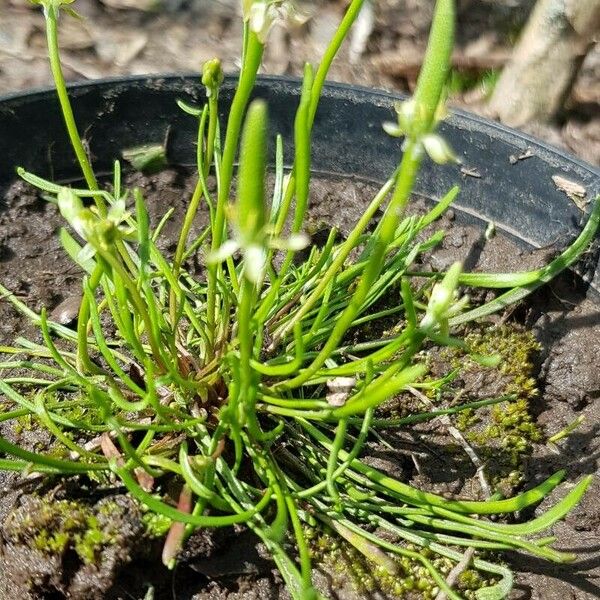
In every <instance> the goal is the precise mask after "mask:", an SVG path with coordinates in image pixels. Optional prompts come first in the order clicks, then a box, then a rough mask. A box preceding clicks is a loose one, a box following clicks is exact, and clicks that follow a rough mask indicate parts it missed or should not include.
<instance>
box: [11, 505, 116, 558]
mask: <svg viewBox="0 0 600 600" xmlns="http://www.w3.org/2000/svg"><path fill="white" fill-rule="evenodd" d="M114 508H115V509H117V508H118V507H116V505H114ZM102 510H103V511H104V512H105V514H106V516H109V515H108V513H107V511H109V510H110V507H105V506H103V507H102ZM105 521H106V523H108V526H107V525H106V524H105V525H104V526H103V525H102V524H101V523H100V521H99V519H98V517H97V516H96V514H94V512H93V509H92V507H90V506H87V505H85V504H82V503H79V502H74V501H67V500H52V499H47V498H37V499H35V500H32V501H31V503H30V505H28V506H27V507H24V508H23V509H21V511H19V512H16V513H13V514H11V516H10V517H9V519H7V523H6V524H5V527H4V530H5V535H6V536H7V538H8V540H9V541H12V542H19V543H21V544H23V545H26V546H29V547H31V548H35V549H36V550H39V551H40V552H43V553H45V554H63V553H65V552H66V551H68V550H73V551H74V552H75V553H76V554H77V556H78V557H79V558H80V560H81V561H82V562H83V563H85V564H94V563H96V562H97V560H98V557H99V555H100V552H101V550H102V548H103V547H105V546H107V545H109V544H111V543H114V542H115V540H116V539H117V537H118V535H119V532H118V531H117V529H116V527H117V526H116V522H118V520H111V519H105Z"/></svg>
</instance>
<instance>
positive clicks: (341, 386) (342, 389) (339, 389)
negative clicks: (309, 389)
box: [327, 377, 356, 406]
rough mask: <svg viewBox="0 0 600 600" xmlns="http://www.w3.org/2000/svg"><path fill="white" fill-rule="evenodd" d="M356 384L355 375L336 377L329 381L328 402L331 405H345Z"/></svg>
mask: <svg viewBox="0 0 600 600" xmlns="http://www.w3.org/2000/svg"><path fill="white" fill-rule="evenodd" d="M355 385H356V379H355V378H354V377H334V378H333V379H330V380H329V381H328V382H327V388H328V389H329V392H328V393H327V402H328V403H329V404H330V405H331V406H344V404H345V403H346V400H347V399H348V398H349V397H350V395H351V393H352V388H353V387H354V386H355Z"/></svg>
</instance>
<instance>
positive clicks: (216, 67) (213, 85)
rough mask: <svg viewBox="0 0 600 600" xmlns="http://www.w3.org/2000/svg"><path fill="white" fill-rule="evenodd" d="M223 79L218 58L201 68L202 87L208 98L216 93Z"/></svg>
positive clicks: (207, 62)
mask: <svg viewBox="0 0 600 600" xmlns="http://www.w3.org/2000/svg"><path fill="white" fill-rule="evenodd" d="M223 79H224V74H223V68H222V67H221V61H220V60H219V59H218V58H213V59H211V60H208V61H206V62H205V63H204V65H203V67H202V85H204V86H205V87H206V95H207V96H208V97H209V98H210V97H211V96H213V95H216V94H217V93H218V91H219V87H220V86H221V84H222V83H223Z"/></svg>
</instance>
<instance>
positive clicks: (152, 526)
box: [142, 512, 173, 538]
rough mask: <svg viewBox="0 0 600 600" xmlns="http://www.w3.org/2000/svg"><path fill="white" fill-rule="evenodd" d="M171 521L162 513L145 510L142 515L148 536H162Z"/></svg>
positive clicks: (167, 529) (165, 533)
mask: <svg viewBox="0 0 600 600" xmlns="http://www.w3.org/2000/svg"><path fill="white" fill-rule="evenodd" d="M172 522H173V521H171V519H169V518H168V517H165V516H164V515H161V514H158V513H154V512H146V513H144V514H143V515H142V523H143V525H144V527H145V529H146V535H147V536H148V537H150V538H163V537H165V535H167V532H168V531H169V529H170V527H171V524H172Z"/></svg>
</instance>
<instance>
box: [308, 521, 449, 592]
mask: <svg viewBox="0 0 600 600" xmlns="http://www.w3.org/2000/svg"><path fill="white" fill-rule="evenodd" d="M305 531H306V533H305V535H306V538H307V540H308V541H309V550H310V553H311V558H312V560H313V562H314V563H315V564H316V565H318V564H322V565H323V566H324V567H325V568H326V569H327V570H328V571H330V572H331V573H332V575H333V584H334V586H336V588H337V589H342V590H343V589H344V587H345V586H346V585H347V582H348V579H349V580H350V582H351V586H352V588H353V589H354V591H356V592H357V593H358V594H361V595H362V594H366V595H370V594H372V593H373V592H375V591H381V592H383V593H384V594H386V595H388V596H392V597H396V598H402V597H404V596H407V595H409V594H413V595H414V594H415V593H417V594H418V597H419V598H420V599H423V600H431V599H433V598H435V596H436V595H437V593H438V591H439V589H438V587H437V585H436V583H435V581H434V580H433V578H432V577H431V575H430V574H429V572H428V571H427V569H425V567H423V565H422V564H421V563H420V562H415V561H414V560H412V559H410V558H409V557H406V556H396V557H394V558H393V561H394V563H395V565H396V567H397V571H396V573H390V572H389V571H387V570H386V569H385V568H384V567H382V566H381V565H378V564H376V563H374V562H372V561H370V560H368V559H367V558H366V557H365V556H364V555H363V554H361V553H360V552H359V551H358V550H357V549H356V548H354V546H352V545H351V544H349V543H348V542H346V541H345V540H343V539H341V538H339V537H338V536H336V535H335V534H333V533H331V532H327V531H325V532H324V531H322V530H320V529H317V528H309V529H306V530H305ZM406 549H407V550H412V551H414V552H418V553H419V554H421V556H424V557H426V558H429V559H430V560H431V561H432V562H433V564H434V565H435V567H436V568H437V569H438V570H439V571H440V573H441V574H442V575H443V576H446V575H447V574H448V573H449V572H450V570H451V569H452V566H453V565H452V562H451V561H450V560H448V559H446V558H443V557H439V556H438V555H436V554H433V553H431V551H429V550H428V549H427V548H420V547H419V548H416V547H412V546H410V545H408V546H406Z"/></svg>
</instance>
